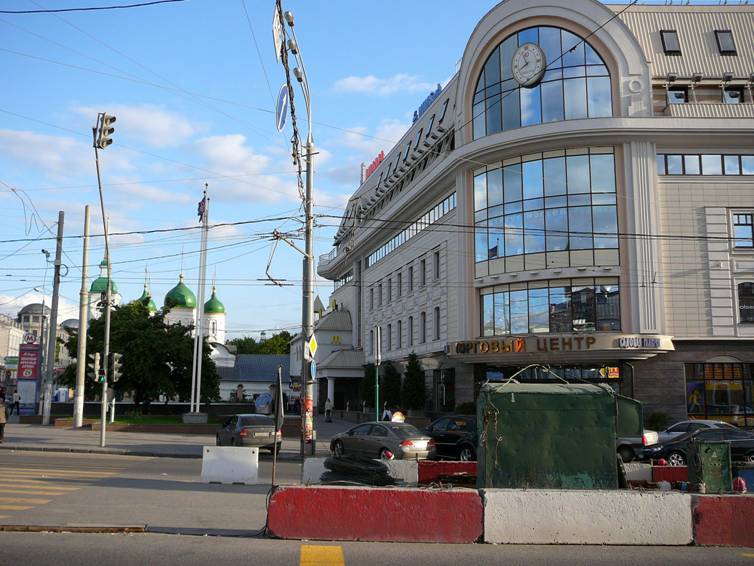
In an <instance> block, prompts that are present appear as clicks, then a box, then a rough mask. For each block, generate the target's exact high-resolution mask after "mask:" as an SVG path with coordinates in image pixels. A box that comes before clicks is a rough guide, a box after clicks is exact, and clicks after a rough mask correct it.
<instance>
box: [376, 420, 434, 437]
mask: <svg viewBox="0 0 754 566" xmlns="http://www.w3.org/2000/svg"><path fill="white" fill-rule="evenodd" d="M385 426H386V427H388V428H389V429H390V430H391V431H393V434H395V435H397V436H399V437H401V438H415V437H417V436H424V435H423V434H422V433H421V432H419V429H418V428H416V427H415V426H414V425H410V424H401V423H385Z"/></svg>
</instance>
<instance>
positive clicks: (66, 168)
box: [0, 129, 94, 175]
mask: <svg viewBox="0 0 754 566" xmlns="http://www.w3.org/2000/svg"><path fill="white" fill-rule="evenodd" d="M0 155H2V156H3V157H5V158H9V159H12V160H13V162H14V163H16V165H18V164H25V165H29V166H31V167H32V168H33V169H35V170H37V171H40V172H42V173H47V174H51V175H62V174H66V175H75V174H76V173H77V172H78V173H81V172H84V171H85V170H87V171H88V172H91V170H92V169H93V168H94V163H93V161H94V159H93V157H92V152H91V148H89V147H87V144H85V143H83V142H79V141H78V140H75V139H73V138H68V137H63V136H51V135H47V134H37V133H35V132H29V131H24V130H1V129H0Z"/></svg>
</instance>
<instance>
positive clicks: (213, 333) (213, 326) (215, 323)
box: [210, 320, 217, 336]
mask: <svg viewBox="0 0 754 566" xmlns="http://www.w3.org/2000/svg"><path fill="white" fill-rule="evenodd" d="M210 334H212V335H213V336H216V335H217V321H216V320H213V321H212V327H211V330H210Z"/></svg>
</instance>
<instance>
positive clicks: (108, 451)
mask: <svg viewBox="0 0 754 566" xmlns="http://www.w3.org/2000/svg"><path fill="white" fill-rule="evenodd" d="M0 450H18V451H19V452H60V453H68V454H104V455H107V456H141V457H148V458H186V459H196V460H200V459H201V458H202V454H201V450H200V451H199V453H198V454H186V453H174V454H169V453H165V452H152V451H149V450H128V449H123V448H64V447H61V446H27V445H13V444H0ZM270 460H271V458H270ZM264 461H267V459H265V460H264ZM278 461H279V462H280V461H284V462H300V461H301V458H300V456H299V455H298V454H278Z"/></svg>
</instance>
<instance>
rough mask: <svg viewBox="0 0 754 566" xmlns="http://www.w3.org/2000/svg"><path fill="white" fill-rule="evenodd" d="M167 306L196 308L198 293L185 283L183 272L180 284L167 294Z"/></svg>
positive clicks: (179, 280)
mask: <svg viewBox="0 0 754 566" xmlns="http://www.w3.org/2000/svg"><path fill="white" fill-rule="evenodd" d="M165 306H166V307H167V308H169V309H172V308H173V307H183V308H186V309H194V308H196V295H194V293H193V292H192V291H191V289H189V288H188V287H186V285H185V284H184V283H183V273H181V275H180V277H179V278H178V285H176V286H175V287H173V288H172V289H170V291H168V294H167V295H165Z"/></svg>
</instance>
